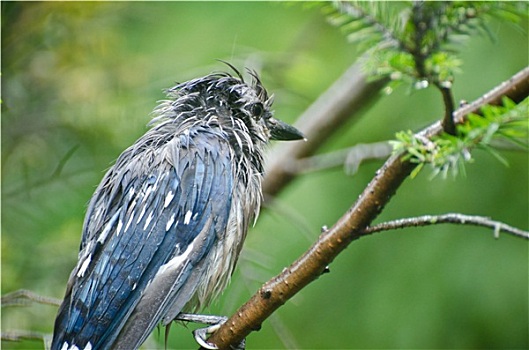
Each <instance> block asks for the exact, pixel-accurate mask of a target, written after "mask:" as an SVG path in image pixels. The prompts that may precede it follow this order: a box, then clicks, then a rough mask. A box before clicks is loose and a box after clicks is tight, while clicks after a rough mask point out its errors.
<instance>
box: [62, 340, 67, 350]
mask: <svg viewBox="0 0 529 350" xmlns="http://www.w3.org/2000/svg"><path fill="white" fill-rule="evenodd" d="M61 350H68V342H67V341H65V342H64V343H62V347H61Z"/></svg>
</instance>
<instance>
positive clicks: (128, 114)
mask: <svg viewBox="0 0 529 350" xmlns="http://www.w3.org/2000/svg"><path fill="white" fill-rule="evenodd" d="M524 26H525V28H527V23H525V24H524ZM489 30H490V31H491V32H492V33H494V37H495V39H494V40H490V38H487V37H484V36H477V35H473V36H472V37H471V38H469V40H468V41H467V42H466V43H465V46H466V48H465V50H463V52H462V54H461V56H460V57H459V58H460V59H461V61H462V62H463V65H462V66H461V67H460V70H461V72H454V79H455V81H454V85H453V87H454V90H455V95H456V99H458V100H459V99H465V100H469V101H470V100H472V99H474V98H476V97H478V96H480V95H481V94H483V93H484V92H486V91H487V90H488V89H490V88H492V87H493V86H495V85H497V84H498V83H499V82H501V81H503V80H505V79H507V78H508V77H510V76H511V75H512V74H513V73H515V72H516V71H518V70H520V69H521V68H522V67H524V66H526V65H527V64H528V57H527V52H528V44H527V42H528V40H527V30H517V29H515V28H513V27H512V26H509V25H506V24H505V23H503V21H502V20H493V21H492V22H491V23H490V26H489ZM357 55H358V51H357V49H356V47H355V45H352V44H348V43H347V41H346V38H345V37H344V36H343V35H342V34H341V33H340V31H339V30H337V29H336V28H333V27H332V26H330V25H329V24H328V23H327V22H326V18H325V15H323V14H322V13H320V10H319V9H318V8H308V9H307V8H303V7H302V6H300V5H297V4H287V5H285V4H279V3H262V2H259V3H249V2H240V3H232V2H229V3H224V2H196V3H191V2H174V3H173V2H159V3H158V2H157V3H144V2H138V3H135V2H131V3H127V2H108V3H107V2H101V3H95V2H94V3H84V2H83V3H73V2H35V3H22V2H13V3H6V2H3V3H2V78H3V79H2V80H3V81H2V83H3V84H2V293H7V292H10V291H14V290H17V289H20V288H25V289H30V290H32V291H34V292H37V293H40V294H44V295H48V296H53V297H57V298H60V297H61V296H62V294H63V293H64V287H65V283H66V280H67V278H68V275H69V273H70V271H71V269H72V267H73V266H74V264H75V261H76V257H77V249H78V244H79V239H80V232H81V226H82V220H83V216H84V210H85V206H86V203H87V202H88V200H89V198H90V195H91V194H92V192H93V190H94V189H95V186H96V185H97V183H98V181H99V180H100V179H101V177H102V176H103V172H104V170H105V169H107V168H108V166H109V165H110V164H111V162H112V161H113V160H114V159H115V158H116V157H117V156H118V155H119V153H120V152H121V151H122V150H123V149H125V148H126V147H127V146H128V145H130V144H131V143H132V142H133V141H134V140H135V139H136V138H137V137H138V136H139V135H141V134H142V133H143V132H144V131H145V125H146V124H147V122H148V120H149V113H150V111H151V110H152V109H153V108H154V106H155V101H156V100H159V99H161V98H163V93H162V89H163V88H167V87H170V86H171V85H173V84H174V83H175V82H176V81H184V80H187V79H189V78H193V77H196V76H200V75H204V74H207V73H209V72H211V71H213V70H224V69H226V67H225V66H223V65H222V64H220V63H218V62H216V61H215V59H224V60H227V61H229V62H231V63H232V64H234V65H235V66H237V67H240V68H242V67H243V66H249V67H252V68H255V69H257V70H258V71H260V72H261V74H262V76H263V81H264V83H265V85H266V86H267V88H268V89H269V90H270V91H273V92H274V93H275V95H276V103H275V110H276V115H278V116H279V117H280V118H281V119H283V120H285V121H293V120H294V119H295V118H296V116H298V115H299V114H300V113H301V112H302V111H303V110H304V109H305V108H306V107H307V106H308V105H309V104H310V103H311V102H312V101H313V100H314V99H315V98H316V97H317V96H318V95H319V94H320V93H321V92H322V91H324V90H325V89H326V88H327V87H328V86H329V84H330V83H331V82H332V81H333V80H334V79H336V78H337V77H338V76H339V75H340V74H341V73H342V71H344V70H345V69H346V68H347V67H348V66H349V65H350V64H352V63H353V62H354V61H355V59H356V57H357ZM441 102H442V101H441V99H440V97H439V94H438V92H437V91H433V90H432V89H426V90H421V91H416V92H413V93H410V92H409V91H405V89H397V90H396V91H395V92H394V93H393V94H392V95H390V96H387V97H383V98H381V99H380V101H379V102H378V104H377V105H375V106H374V107H372V108H371V109H370V110H369V111H367V112H366V113H365V115H364V116H363V117H362V119H361V120H360V121H359V122H357V123H355V124H354V125H346V126H345V127H344V128H343V130H341V131H340V132H339V133H338V135H337V136H336V137H335V138H334V139H333V140H331V141H330V142H328V143H327V144H325V145H324V147H323V148H322V151H330V150H334V149H339V148H342V147H350V146H353V145H355V144H357V143H365V142H374V141H379V140H385V139H390V138H392V137H393V135H394V134H395V132H397V131H399V130H408V129H412V130H417V129H419V128H421V127H423V126H424V125H427V124H429V123H431V122H432V121H434V120H435V119H437V118H440V117H441V116H442V113H443V109H442V103H441ZM502 156H503V157H504V158H505V159H506V160H507V162H508V164H509V165H508V167H505V166H503V165H502V164H500V163H498V162H497V160H496V159H494V157H491V156H490V154H487V153H484V152H481V153H480V152H479V151H478V152H475V153H474V154H473V157H474V163H472V164H470V165H468V166H467V168H466V176H464V177H457V178H455V179H450V178H449V179H448V180H442V179H441V178H439V177H438V178H436V179H434V180H430V179H429V177H428V174H422V173H421V174H419V176H418V177H417V178H415V179H414V180H409V181H408V182H407V183H405V185H404V186H403V187H402V188H401V189H400V190H399V192H398V193H397V195H396V197H395V198H394V199H393V200H392V202H391V203H390V205H389V206H388V207H387V208H386V209H385V211H384V213H383V214H382V217H381V219H393V218H399V217H403V216H416V215H422V214H435V213H444V212H462V213H466V214H480V215H486V216H491V217H493V218H494V219H497V220H502V221H505V222H507V223H509V224H512V225H515V226H518V227H521V228H527V227H528V217H527V213H528V211H529V207H528V160H527V154H526V153H522V152H503V153H502ZM380 164H381V162H379V163H370V164H366V165H363V166H362V167H361V168H360V170H359V172H358V173H357V174H356V175H354V176H352V177H350V176H347V175H345V173H344V171H343V169H332V170H328V171H323V172H318V173H312V174H307V175H303V176H301V177H300V178H298V179H297V181H295V182H294V183H293V184H292V185H291V186H290V187H289V188H288V189H287V190H286V191H285V192H284V193H283V194H282V195H281V197H280V198H278V204H277V205H276V206H274V207H271V208H269V209H267V210H266V211H265V212H264V213H263V215H262V216H261V218H260V220H259V222H258V224H257V225H256V227H254V228H253V229H252V230H251V232H250V234H249V237H248V240H247V243H246V246H245V250H244V253H243V257H242V259H241V262H240V264H239V270H238V272H237V273H236V274H235V276H234V280H233V282H232V284H231V285H230V287H229V288H228V290H227V291H226V292H225V293H224V295H223V297H222V298H221V300H220V301H219V302H218V303H216V304H214V305H213V306H212V307H211V308H210V310H206V311H207V312H212V313H220V314H229V313H231V312H233V311H234V310H235V308H236V307H237V306H238V305H240V304H241V303H242V302H243V301H244V300H245V299H246V298H247V297H248V296H249V295H250V294H251V293H253V292H254V291H255V290H256V289H257V287H258V286H259V285H260V283H262V282H264V281H265V280H267V279H268V278H270V277H271V276H273V275H274V274H276V273H277V272H279V271H280V270H281V269H282V268H283V267H285V266H287V265H288V264H290V262H291V261H293V260H294V259H295V258H296V257H297V256H298V255H299V254H301V252H303V251H304V250H305V249H306V248H307V247H308V246H309V245H310V243H311V242H312V241H314V240H315V239H316V238H317V236H318V234H319V228H320V227H321V226H322V225H326V224H327V225H329V224H332V223H333V222H334V221H335V220H336V219H337V218H338V217H339V216H341V214H342V213H343V212H344V211H345V210H347V208H348V207H349V206H350V205H351V204H352V202H353V201H354V200H355V199H356V197H357V196H358V194H359V193H360V191H361V190H362V189H363V187H364V186H365V185H366V183H367V182H368V181H369V180H370V178H371V177H372V175H373V173H374V172H375V170H376V169H377V167H378V166H380ZM527 248H528V246H527V243H526V242H524V241H521V240H520V239H515V238H512V237H505V236H502V237H501V238H500V239H499V240H497V241H495V240H494V239H493V238H492V232H487V230H485V229H480V228H474V227H473V228H469V227H454V226H438V227H429V228H420V229H409V230H404V231H397V232H389V233H382V234H377V235H375V236H372V237H367V238H364V239H361V240H360V241H358V242H355V243H354V244H353V245H352V246H351V247H350V248H349V249H348V250H347V251H345V252H344V253H343V254H342V255H341V256H340V257H339V258H338V259H337V260H336V261H335V262H334V263H333V264H332V265H331V266H330V269H331V273H330V274H326V275H325V276H324V277H322V278H320V280H318V281H317V282H315V283H314V284H312V285H310V286H309V287H308V288H306V289H305V290H303V291H302V292H301V293H300V294H299V295H298V296H296V297H295V298H294V299H293V300H292V301H291V302H289V303H287V304H286V305H285V306H284V307H283V308H281V309H280V310H278V312H277V313H276V314H275V315H274V316H273V317H272V318H271V319H270V320H269V322H267V323H265V324H264V325H263V328H262V330H261V331H260V332H257V333H254V334H252V336H251V337H250V338H249V339H248V347H249V348H283V347H288V348H527V347H529V343H528V342H529V340H528V275H529V271H528V264H527V252H528V251H527ZM55 312H56V309H55V308H53V307H50V306H39V307H31V308H17V309H4V310H3V312H2V331H6V330H12V329H26V330H38V331H42V332H51V331H52V327H53V319H54V316H55ZM189 327H190V328H192V327H194V325H190V326H189ZM151 338H153V339H152V340H151V342H150V343H149V345H148V346H149V347H151V346H158V348H160V349H161V348H163V331H162V332H161V335H160V336H157V335H156V334H155V335H154V336H153V337H151ZM155 344H157V345H155ZM2 346H3V347H4V348H18V349H28V348H32V349H33V348H34V349H41V348H42V343H40V342H35V341H26V342H21V343H18V344H14V343H6V342H3V343H2ZM169 347H170V348H175V347H178V348H196V345H194V342H193V340H192V339H191V336H190V335H189V331H188V330H186V329H184V328H183V327H173V329H172V332H171V334H170V338H169Z"/></svg>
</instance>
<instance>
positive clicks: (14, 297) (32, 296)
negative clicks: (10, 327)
mask: <svg viewBox="0 0 529 350" xmlns="http://www.w3.org/2000/svg"><path fill="white" fill-rule="evenodd" d="M0 302H1V304H2V307H7V306H28V305H30V304H31V303H32V302H34V303H37V304H44V305H52V306H59V305H61V302H62V300H60V299H56V298H51V297H46V296H42V295H39V294H37V293H34V292H32V291H30V290H27V289H19V290H17V291H14V292H11V293H8V294H6V295H4V296H2V297H1V298H0Z"/></svg>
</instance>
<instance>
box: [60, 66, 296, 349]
mask: <svg viewBox="0 0 529 350" xmlns="http://www.w3.org/2000/svg"><path fill="white" fill-rule="evenodd" d="M232 68H233V67H232ZM234 71H235V73H236V74H233V75H232V74H229V73H215V74H210V75H207V76H205V77H202V78H198V79H194V80H191V81H188V82H185V83H181V84H178V85H176V86H175V87H173V88H171V89H169V90H168V91H167V96H168V99H167V100H164V101H162V102H161V103H160V105H159V106H158V107H157V108H156V109H155V111H154V115H155V117H154V118H153V120H152V122H151V123H150V125H151V126H152V128H151V129H149V130H148V131H147V132H146V133H145V134H144V135H143V136H142V137H140V138H139V139H138V140H137V141H136V142H135V143H134V144H133V145H132V146H130V147H129V148H128V149H126V150H125V151H124V152H123V153H122V154H121V155H120V156H119V158H118V159H117V161H116V163H115V164H114V165H113V166H112V167H111V168H110V169H109V170H108V172H107V173H106V175H105V176H104V178H103V180H102V181H101V183H100V184H99V186H98V187H97V189H96V191H95V193H94V195H93V197H92V199H91V201H90V204H89V206H88V210H87V213H86V217H85V221H84V225H83V233H82V239H81V247H80V252H79V260H78V263H77V265H76V267H75V268H74V269H73V271H72V273H71V275H70V278H69V281H68V285H67V289H66V295H65V297H64V301H63V302H62V305H61V306H60V308H59V312H58V315H57V318H56V321H55V330H54V335H53V341H52V350H83V349H84V350H100V349H126V350H132V349H137V348H138V347H139V346H140V345H141V344H142V343H143V342H144V341H145V340H146V338H147V337H148V336H149V334H150V333H151V332H152V331H153V329H154V328H155V327H156V326H157V325H160V324H161V325H169V324H170V323H171V322H172V321H173V319H175V318H176V317H177V315H179V314H180V313H181V312H195V311H196V310H199V309H201V308H203V307H205V306H207V305H208V303H209V302H210V301H211V300H212V299H214V298H215V297H216V296H218V294H219V293H220V292H221V291H222V290H223V289H224V288H225V286H226V284H227V283H228V280H229V278H230V276H231V275H232V273H233V270H234V268H235V264H236V262H237V258H238V255H239V252H240V251H241V247H242V244H243V241H244V238H245V236H246V233H247V230H248V226H249V225H250V224H251V223H253V221H254V219H256V217H257V215H258V213H259V207H260V203H261V199H262V193H261V181H262V178H263V152H264V150H265V145H266V144H267V143H268V141H269V140H298V139H303V135H302V134H301V132H299V131H298V130H297V129H295V128H294V127H292V126H290V125H288V124H286V123H284V122H282V121H280V120H278V119H275V118H274V117H273V115H272V112H271V105H272V100H273V98H272V97H271V96H268V94H267V91H266V90H265V88H264V87H263V86H262V84H261V81H260V80H259V77H258V75H257V74H256V73H255V72H253V71H249V74H250V75H251V82H245V80H244V79H243V78H242V76H241V74H240V73H239V72H237V70H235V69H234Z"/></svg>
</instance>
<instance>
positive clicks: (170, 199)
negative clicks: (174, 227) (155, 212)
mask: <svg viewBox="0 0 529 350" xmlns="http://www.w3.org/2000/svg"><path fill="white" fill-rule="evenodd" d="M173 198H174V193H173V191H169V193H168V194H167V196H166V197H165V203H164V204H163V207H164V208H167V207H168V206H169V204H171V201H172V200H173Z"/></svg>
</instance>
